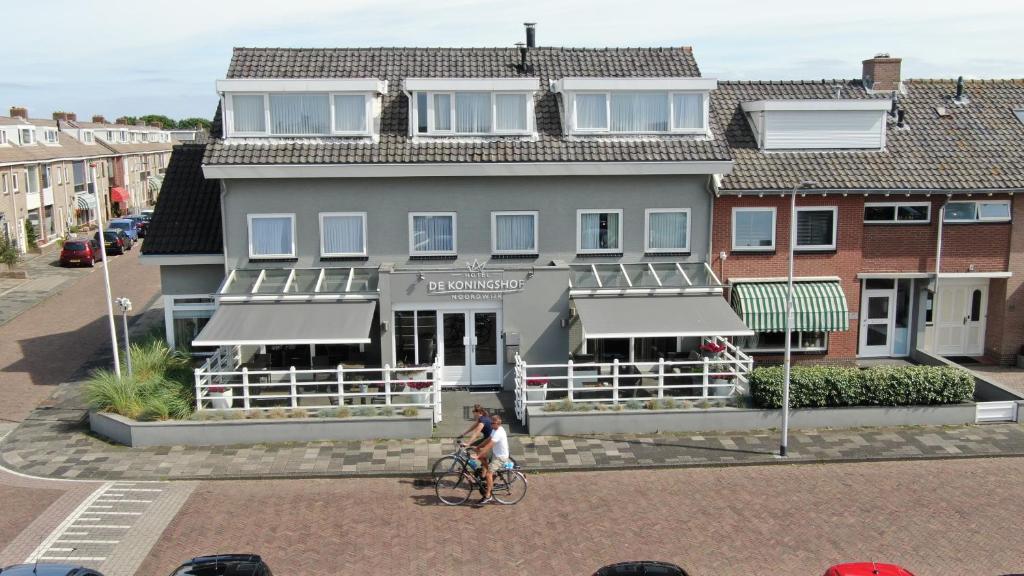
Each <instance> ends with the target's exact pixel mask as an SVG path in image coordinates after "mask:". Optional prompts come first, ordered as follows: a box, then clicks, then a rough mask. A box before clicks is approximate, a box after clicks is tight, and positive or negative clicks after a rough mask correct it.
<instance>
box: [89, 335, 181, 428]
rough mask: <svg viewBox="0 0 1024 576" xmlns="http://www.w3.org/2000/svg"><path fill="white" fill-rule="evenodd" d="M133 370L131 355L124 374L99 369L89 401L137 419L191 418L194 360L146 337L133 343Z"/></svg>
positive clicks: (90, 386)
mask: <svg viewBox="0 0 1024 576" xmlns="http://www.w3.org/2000/svg"><path fill="white" fill-rule="evenodd" d="M129 353H130V354H131V359H132V369H133V373H132V375H131V376H129V375H128V368H127V358H126V359H125V360H124V362H122V368H121V374H122V376H121V378H120V379H118V377H117V376H116V375H114V373H112V372H111V371H109V370H97V371H95V372H93V373H92V375H91V376H90V378H89V380H88V381H87V382H86V384H85V395H86V399H87V400H88V402H89V405H90V406H91V407H93V408H95V409H97V410H101V411H104V412H113V413H115V414H120V415H122V416H126V417H128V418H133V419H136V420H167V419H170V418H175V419H185V418H188V417H189V416H190V415H191V414H192V411H193V408H194V406H195V393H194V390H193V387H192V374H191V369H190V361H189V359H188V357H187V356H184V355H182V354H180V353H178V352H175V351H172V350H170V349H169V348H168V347H167V344H166V343H164V342H163V341H162V340H160V339H159V338H145V339H143V340H142V341H141V342H139V343H138V344H134V345H132V346H131V349H130V351H129Z"/></svg>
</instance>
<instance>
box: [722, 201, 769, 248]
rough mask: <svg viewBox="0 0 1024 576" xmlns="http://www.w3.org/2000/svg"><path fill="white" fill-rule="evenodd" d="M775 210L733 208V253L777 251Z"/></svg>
mask: <svg viewBox="0 0 1024 576" xmlns="http://www.w3.org/2000/svg"><path fill="white" fill-rule="evenodd" d="M775 216H776V213H775V208H733V209H732V249H733V251H751V252H754V251H770V250H775Z"/></svg>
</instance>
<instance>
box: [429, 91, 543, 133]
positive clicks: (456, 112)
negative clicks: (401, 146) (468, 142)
mask: <svg viewBox="0 0 1024 576" xmlns="http://www.w3.org/2000/svg"><path fill="white" fill-rule="evenodd" d="M414 102H415V103H416V106H415V115H416V118H415V122H414V125H415V127H416V128H415V130H416V133H418V134H425V135H451V134H460V135H468V136H473V135H491V134H529V133H530V132H532V130H533V123H534V122H533V98H532V97H531V95H530V93H527V92H470V91H457V92H416V93H415V97H414Z"/></svg>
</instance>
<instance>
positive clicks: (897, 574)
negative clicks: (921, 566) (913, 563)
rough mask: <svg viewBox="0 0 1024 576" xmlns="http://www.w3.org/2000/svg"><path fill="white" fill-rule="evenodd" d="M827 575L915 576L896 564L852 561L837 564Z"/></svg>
mask: <svg viewBox="0 0 1024 576" xmlns="http://www.w3.org/2000/svg"><path fill="white" fill-rule="evenodd" d="M825 576H914V575H913V574H912V573H911V572H910V571H909V570H907V569H905V568H901V567H899V566H897V565H895V564H878V563H876V562H850V563H848V564H836V565H835V566H833V567H831V568H829V569H828V570H827V571H826V572H825Z"/></svg>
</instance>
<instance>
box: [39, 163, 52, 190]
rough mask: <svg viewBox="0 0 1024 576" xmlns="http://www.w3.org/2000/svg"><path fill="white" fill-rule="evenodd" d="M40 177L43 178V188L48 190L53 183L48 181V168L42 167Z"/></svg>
mask: <svg viewBox="0 0 1024 576" xmlns="http://www.w3.org/2000/svg"><path fill="white" fill-rule="evenodd" d="M40 176H42V177H43V188H49V187H50V185H51V184H52V183H53V181H52V180H51V179H50V176H51V174H50V167H49V166H43V171H42V172H40Z"/></svg>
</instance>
